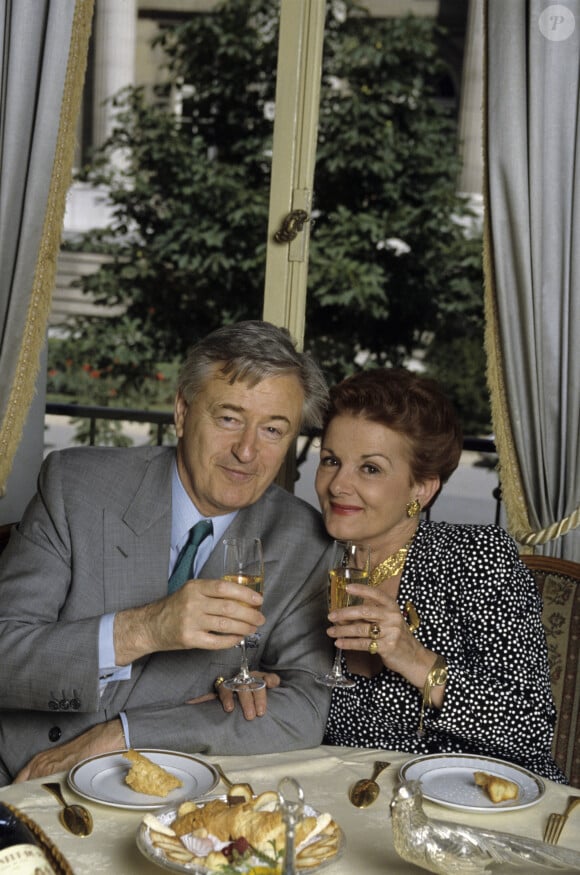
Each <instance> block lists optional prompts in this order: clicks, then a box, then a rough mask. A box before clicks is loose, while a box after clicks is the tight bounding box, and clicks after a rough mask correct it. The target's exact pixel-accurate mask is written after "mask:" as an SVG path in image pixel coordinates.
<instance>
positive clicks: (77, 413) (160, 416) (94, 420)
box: [46, 402, 501, 525]
mask: <svg viewBox="0 0 580 875" xmlns="http://www.w3.org/2000/svg"><path fill="white" fill-rule="evenodd" d="M46 413H47V414H49V415H51V416H62V417H63V418H66V419H67V420H68V419H87V420H88V422H89V444H90V445H91V446H94V445H95V444H96V441H97V436H98V428H97V424H98V422H99V421H104V422H107V421H118V422H136V423H143V424H145V425H150V426H152V428H153V432H154V439H153V440H152V442H153V443H155V444H156V445H157V446H162V445H163V443H164V442H165V439H166V437H167V436H168V435H170V434H171V428H172V426H173V412H172V411H155V410H136V409H131V408H115V407H95V406H90V405H86V404H57V403H53V402H47V404H46ZM302 437H304V438H306V440H305V441H302V442H301V446H300V450H299V452H298V454H297V456H296V467H297V470H298V471H299V470H300V466H301V465H303V464H304V462H305V461H306V459H307V457H308V452H309V450H310V449H311V447H312V441H313V440H314V439H315V437H316V434H303V435H302ZM463 449H464V451H470V452H475V453H480V454H481V455H482V456H484V457H489V458H490V460H492V459H493V458H494V456H495V454H496V447H495V443H494V441H493V440H492V439H490V438H480V437H464V439H463ZM492 497H493V499H494V501H495V519H494V522H495V523H496V525H499V524H500V517H501V489H500V487H499V486H497V487H496V488H495V489H493V490H492ZM426 516H427V517H429V511H427V513H426Z"/></svg>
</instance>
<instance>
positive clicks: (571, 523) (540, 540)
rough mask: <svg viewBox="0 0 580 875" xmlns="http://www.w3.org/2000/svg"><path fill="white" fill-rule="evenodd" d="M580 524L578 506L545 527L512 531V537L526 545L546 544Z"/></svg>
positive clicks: (579, 508)
mask: <svg viewBox="0 0 580 875" xmlns="http://www.w3.org/2000/svg"><path fill="white" fill-rule="evenodd" d="M578 526H580V507H577V508H576V510H573V511H572V513H571V514H569V515H568V516H565V517H564V518H563V519H561V520H558V521H557V522H555V523H551V524H550V525H549V526H546V528H545V529H540V531H539V532H534V531H533V530H532V529H529V530H528V531H516V532H514V538H515V539H516V541H518V542H519V543H520V544H524V545H525V546H526V547H535V546H536V545H537V544H547V543H548V541H555V540H557V539H558V538H561V537H562V535H567V534H568V532H570V531H572V529H577V528H578Z"/></svg>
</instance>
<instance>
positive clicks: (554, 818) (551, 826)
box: [544, 796, 580, 845]
mask: <svg viewBox="0 0 580 875" xmlns="http://www.w3.org/2000/svg"><path fill="white" fill-rule="evenodd" d="M577 805H580V796H568V804H567V805H566V810H565V812H564V814H550V816H549V817H548V822H547V824H546V829H545V831H544V841H545V842H547V843H548V844H549V845H557V844H558V840H559V838H560V836H561V834H562V830H563V828H564V824H565V823H566V821H567V820H568V815H569V814H571V813H572V811H573V810H574V809H575V808H576V806H577Z"/></svg>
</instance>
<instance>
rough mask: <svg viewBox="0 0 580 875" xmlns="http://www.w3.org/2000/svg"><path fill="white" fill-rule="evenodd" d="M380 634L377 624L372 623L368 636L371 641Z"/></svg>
mask: <svg viewBox="0 0 580 875" xmlns="http://www.w3.org/2000/svg"><path fill="white" fill-rule="evenodd" d="M380 634H381V627H380V626H379V624H378V623H372V624H371V627H370V629H369V636H370V638H372V640H373V641H376V640H377V638H378V637H379V635H380Z"/></svg>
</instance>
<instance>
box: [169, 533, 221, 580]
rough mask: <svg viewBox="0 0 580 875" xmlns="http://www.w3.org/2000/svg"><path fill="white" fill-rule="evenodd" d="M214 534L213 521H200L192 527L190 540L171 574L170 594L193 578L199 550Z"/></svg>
mask: <svg viewBox="0 0 580 875" xmlns="http://www.w3.org/2000/svg"><path fill="white" fill-rule="evenodd" d="M212 532H213V524H212V521H211V520H200V521H199V522H198V523H196V524H195V525H194V526H193V527H192V529H191V531H190V533H189V538H188V539H187V541H186V542H185V544H184V546H183V549H182V550H181V553H180V554H179V556H178V557H177V562H176V563H175V567H174V569H173V571H172V572H171V577H170V578H169V584H168V587H167V589H168V592H169V593H172V592H175V591H176V590H178V589H181V587H182V586H183V584H184V583H185V581H186V580H191V578H192V577H193V560H194V559H195V555H196V553H197V548H198V547H199V545H200V544H201V542H202V541H203V540H204V539H205V538H207V536H208V535H211V533H212Z"/></svg>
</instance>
